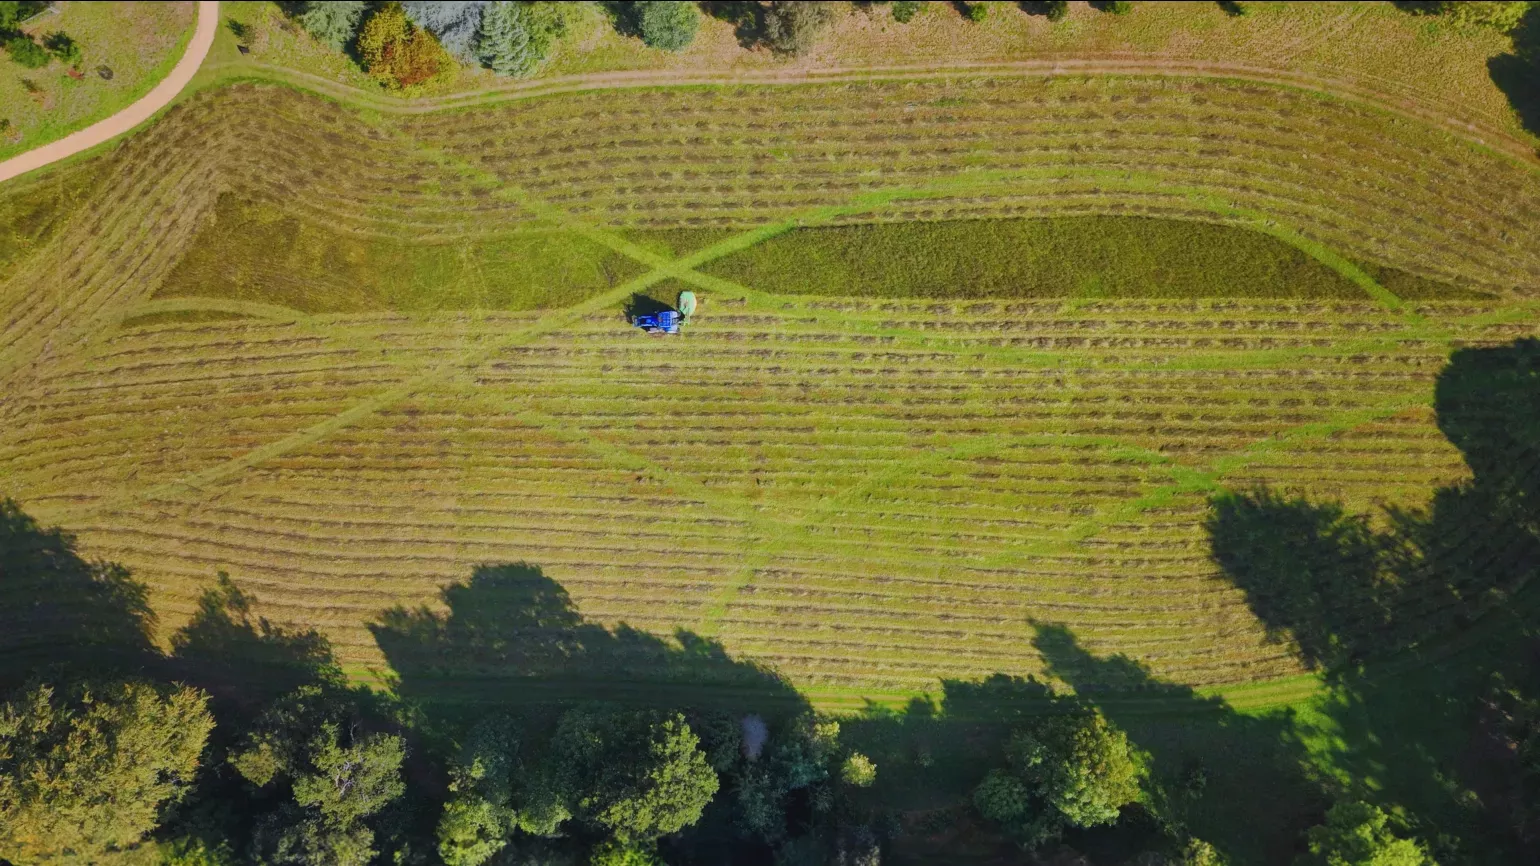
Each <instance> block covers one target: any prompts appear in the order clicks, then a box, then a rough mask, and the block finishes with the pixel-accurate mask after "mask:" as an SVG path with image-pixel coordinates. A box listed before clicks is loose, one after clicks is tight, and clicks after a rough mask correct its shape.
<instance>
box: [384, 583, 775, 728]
mask: <svg viewBox="0 0 1540 866" xmlns="http://www.w3.org/2000/svg"><path fill="white" fill-rule="evenodd" d="M439 598H440V601H441V602H442V605H443V608H444V610H434V609H431V608H429V607H427V606H421V607H418V608H415V609H407V608H405V607H396V608H393V609H391V610H388V611H386V612H385V613H384V614H382V615H381V616H380V618H379V620H378V621H377V622H375V623H374V624H372V625H371V626H370V629H371V631H373V632H374V636H375V640H376V641H377V642H378V643H379V646H380V649H381V650H382V651H383V652H384V654H385V657H386V659H387V660H388V661H389V663H390V667H391V669H392V670H393V671H394V677H395V683H394V685H395V690H396V693H397V695H398V696H399V697H400V698H402V699H403V700H406V701H408V702H410V703H413V704H415V705H418V706H421V707H423V708H424V709H425V710H427V711H428V713H429V715H433V716H439V717H446V718H452V717H460V718H462V719H469V718H475V717H477V716H479V715H484V714H486V713H488V712H491V711H494V710H498V709H507V708H518V707H525V706H540V705H546V706H553V705H564V704H571V703H580V702H587V701H605V702H614V703H620V704H627V705H633V706H639V707H653V708H659V709H682V708H697V709H723V710H730V711H733V712H737V713H760V714H762V715H766V716H775V717H779V716H782V715H785V714H788V713H792V712H796V711H798V710H801V709H803V708H804V707H805V702H804V701H803V699H802V697H801V696H800V695H798V694H797V692H796V690H795V689H793V688H792V687H791V686H790V685H789V684H788V683H787V682H786V681H785V680H783V679H782V678H781V677H780V676H779V675H777V674H775V673H774V672H772V671H771V670H769V669H767V668H764V667H762V666H760V665H757V664H754V663H751V662H746V661H741V660H735V659H733V658H731V657H729V656H728V654H727V652H726V650H725V649H723V647H722V645H721V644H719V643H717V642H716V641H713V640H711V639H709V638H705V637H701V636H700V635H696V634H693V633H691V632H689V631H686V630H684V629H680V630H678V631H676V632H675V633H674V635H673V638H674V639H673V641H669V640H665V639H663V638H660V637H658V636H656V635H653V634H650V633H647V632H643V631H639V630H637V629H633V628H631V627H629V626H627V625H625V624H620V625H618V626H615V627H613V628H608V627H605V626H603V625H599V624H596V623H592V622H589V621H587V620H586V619H585V618H584V617H583V615H582V614H581V613H579V612H578V610H577V608H576V606H575V605H574V604H573V602H572V599H571V597H570V596H569V595H568V594H567V591H566V590H565V589H563V588H562V586H561V585H560V584H559V583H557V582H556V581H554V580H552V579H551V578H549V577H547V576H546V575H545V574H544V573H543V572H542V571H541V569H540V568H539V567H538V566H535V565H530V564H528V563H513V564H503V565H481V566H477V567H476V568H475V570H474V571H473V573H472V575H471V579H470V581H469V582H467V583H462V584H454V585H451V586H446V587H444V588H443V590H442V591H441V592H440V595H439Z"/></svg>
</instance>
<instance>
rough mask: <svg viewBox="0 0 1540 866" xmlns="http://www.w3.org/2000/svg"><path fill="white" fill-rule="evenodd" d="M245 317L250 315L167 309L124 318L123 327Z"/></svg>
mask: <svg viewBox="0 0 1540 866" xmlns="http://www.w3.org/2000/svg"><path fill="white" fill-rule="evenodd" d="M245 318H248V317H247V316H243V315H241V314H240V313H228V312H224V311H221V310H167V311H166V312H162V313H145V314H144V315H141V316H130V317H128V318H126V319H124V320H123V327H125V328H139V327H148V326H150V325H167V324H173V323H183V322H185V323H193V322H220V321H225V320H228V319H245Z"/></svg>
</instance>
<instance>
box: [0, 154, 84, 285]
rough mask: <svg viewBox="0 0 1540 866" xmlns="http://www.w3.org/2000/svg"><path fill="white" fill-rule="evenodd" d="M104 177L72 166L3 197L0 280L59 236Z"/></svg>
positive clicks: (11, 189)
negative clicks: (59, 232) (50, 240)
mask: <svg viewBox="0 0 1540 866" xmlns="http://www.w3.org/2000/svg"><path fill="white" fill-rule="evenodd" d="M103 174H104V173H102V172H92V171H88V170H85V169H83V168H81V167H79V166H72V167H69V168H65V169H61V170H59V171H55V172H51V173H49V174H48V175H46V176H44V177H43V178H41V179H37V180H33V181H30V182H24V183H23V184H22V185H19V186H15V185H8V186H7V187H6V189H5V190H4V191H3V193H0V279H3V278H5V277H8V276H10V274H11V271H12V270H13V269H14V268H15V266H16V265H17V264H18V263H20V262H21V260H22V259H24V258H26V257H27V256H28V255H30V254H31V253H32V252H34V251H36V250H37V249H38V248H39V247H41V246H42V245H43V244H45V243H47V242H48V240H49V239H50V238H52V237H53V236H54V235H55V234H57V233H58V231H59V229H60V228H61V227H63V225H64V223H65V221H66V220H68V219H69V218H70V216H71V215H73V214H74V213H75V212H76V211H78V210H79V209H80V207H81V206H82V205H83V204H84V203H85V202H86V200H87V199H88V198H90V196H91V193H92V192H94V191H95V188H96V187H97V185H98V184H99V183H100V181H101V178H102V176H103Z"/></svg>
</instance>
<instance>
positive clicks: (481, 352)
mask: <svg viewBox="0 0 1540 866" xmlns="http://www.w3.org/2000/svg"><path fill="white" fill-rule="evenodd" d="M987 174H988V173H980V174H974V175H970V176H966V177H963V178H959V179H958V182H956V183H944V184H938V185H936V186H935V187H932V188H928V189H922V190H915V189H912V188H894V189H888V190H879V191H874V192H870V193H866V194H863V195H860V196H857V197H856V198H855V199H853V200H852V201H851V202H849V203H846V204H841V205H826V206H822V207H819V208H816V209H813V210H811V211H809V212H807V213H805V214H801V215H797V216H794V217H791V218H788V219H785V220H782V221H779V222H776V223H770V224H767V225H764V226H761V227H759V228H756V229H753V230H751V231H748V232H744V233H741V234H739V235H735V236H733V237H732V238H729V239H726V240H724V241H721V242H719V243H717V244H713V245H710V246H708V247H706V248H703V249H701V250H698V251H696V252H694V253H692V254H690V255H688V256H684V257H682V258H679V259H674V260H668V259H665V258H663V257H661V256H658V255H656V254H654V253H651V252H649V251H647V250H644V249H642V248H640V247H638V246H637V245H635V244H632V243H630V242H629V241H627V240H625V239H624V238H623V237H622V236H620V235H618V234H617V233H615V232H611V231H609V230H606V229H603V228H599V227H594V226H591V225H588V224H586V223H582V222H580V221H578V220H575V219H573V218H571V217H570V216H569V215H567V214H566V213H565V212H564V211H562V210H560V209H559V208H555V207H553V206H550V205H546V204H544V203H541V202H537V201H535V200H534V199H532V198H531V197H529V196H527V195H525V194H523V192H522V191H521V190H517V189H515V188H509V187H502V188H501V189H502V190H503V191H504V193H505V194H512V195H514V196H515V197H517V198H518V199H520V203H521V204H525V205H526V206H532V209H533V210H535V212H536V213H538V214H540V215H542V216H546V217H548V218H554V219H556V220H557V221H558V222H559V223H560V224H561V225H563V226H564V227H566V228H569V229H571V230H574V231H575V232H577V233H578V234H580V235H582V236H584V237H586V238H588V239H590V240H594V241H596V242H599V243H601V244H602V245H604V246H606V247H608V248H610V249H613V250H616V251H617V252H621V253H622V254H624V255H627V256H629V257H631V258H634V259H636V260H638V261H641V262H642V263H644V264H646V265H648V266H649V267H651V268H652V270H651V271H649V272H648V273H647V274H644V275H642V276H640V277H638V278H636V279H633V280H631V281H629V282H628V283H626V284H625V285H623V286H620V287H617V288H616V289H614V290H612V291H611V292H608V293H606V294H604V295H601V296H599V297H596V298H593V299H590V300H589V301H588V302H585V303H583V304H580V305H578V306H576V307H573V308H568V309H565V310H560V311H555V312H553V313H551V314H549V315H547V316H544V317H542V318H541V319H539V320H537V321H536V322H535V323H532V324H530V325H528V326H526V327H524V328H522V329H519V330H517V331H515V332H513V333H512V334H510V335H508V336H506V337H504V338H503V339H500V340H494V341H491V343H490V344H489V345H487V346H485V347H478V348H477V349H475V350H473V351H472V352H470V353H467V354H465V355H462V356H461V357H460V358H458V359H456V360H453V361H449V362H444V363H441V364H438V365H437V366H434V367H432V368H429V369H427V370H425V371H422V372H420V373H419V374H417V375H416V376H414V377H413V378H411V379H409V380H408V381H406V382H404V383H401V384H400V385H397V386H395V387H392V388H387V389H386V390H384V391H382V392H379V393H378V394H376V395H374V396H372V397H370V398H368V399H366V400H364V401H361V402H359V403H357V404H355V405H354V406H353V407H351V408H349V409H348V410H346V411H344V412H342V413H339V414H338V415H336V416H333V417H332V418H329V419H327V420H326V421H323V422H320V423H318V424H315V425H313V426H311V427H309V428H307V429H306V430H304V431H300V432H298V433H296V434H294V435H291V436H289V437H286V438H285V439H283V440H280V441H279V442H276V443H273V444H271V445H269V446H264V447H263V448H259V449H255V450H253V451H251V452H249V453H248V454H246V455H243V456H242V457H241V458H237V459H236V460H232V461H229V462H227V463H225V464H222V465H221V466H218V467H214V468H212V469H210V470H206V471H204V472H201V473H196V474H194V475H192V476H189V477H188V478H186V479H183V480H182V481H179V482H172V483H170V484H166V485H160V486H158V487H156V488H152V489H151V490H149V491H146V492H143V493H140V494H137V495H134V496H132V497H130V498H131V499H137V498H141V497H145V498H151V499H156V498H161V497H166V498H172V499H175V498H182V499H184V500H185V499H187V498H189V497H191V498H193V499H194V500H196V499H198V498H201V497H202V496H204V495H206V494H207V492H208V491H209V488H211V487H213V486H215V485H218V484H221V483H223V482H225V481H228V480H230V479H232V478H234V477H236V476H237V475H239V474H240V473H241V472H243V471H244V470H245V469H247V468H250V467H251V466H254V465H256V464H258V463H261V462H263V461H265V460H268V459H271V458H273V457H276V456H279V455H281V454H285V453H289V452H291V451H293V450H295V449H297V448H301V447H305V446H308V445H311V444H314V443H315V442H318V441H320V440H322V439H324V438H325V437H327V436H328V435H331V434H332V433H334V432H336V431H337V430H340V429H343V428H345V427H347V426H350V425H352V424H354V423H357V422H358V421H360V420H362V419H363V418H366V417H369V416H371V415H373V414H374V413H376V412H378V411H381V410H382V409H384V408H386V407H388V406H391V405H394V404H395V403H397V402H399V401H401V400H404V399H406V398H407V397H408V396H410V395H412V394H414V393H417V392H419V391H421V390H423V389H425V388H426V387H427V386H430V385H432V384H435V383H437V382H440V381H444V380H447V379H449V378H451V377H454V376H457V375H461V374H462V373H463V372H464V371H465V370H466V369H467V368H473V367H475V366H478V365H479V364H481V363H484V362H485V361H487V360H489V359H491V358H493V357H495V356H496V355H497V354H498V353H500V352H501V351H503V350H505V349H507V348H511V347H514V346H518V345H523V344H526V343H528V342H531V341H533V340H535V339H538V338H539V337H541V336H544V335H546V334H548V333H550V332H551V331H554V330H557V329H560V328H563V327H567V326H570V325H571V324H574V323H576V322H578V321H581V320H582V319H583V318H584V317H586V316H588V315H590V314H592V313H595V312H598V311H599V310H602V309H604V308H605V307H608V306H610V305H611V304H618V303H619V302H621V301H623V300H625V299H626V298H627V297H628V296H629V295H630V294H631V293H633V292H635V291H639V290H641V289H644V288H646V287H648V286H651V285H654V284H656V283H658V282H661V281H662V280H665V279H669V278H679V279H682V280H684V281H686V282H692V283H695V284H697V285H700V284H701V282H702V281H708V282H709V283H710V285H711V286H712V287H713V288H721V287H722V286H721V284H720V283H718V282H716V281H715V280H714V279H712V278H708V277H706V276H705V275H702V274H699V273H698V272H696V270H695V268H697V267H699V266H700V265H702V264H704V263H706V262H709V261H711V260H713V259H715V258H719V257H721V256H725V255H728V254H731V253H732V252H736V251H738V250H741V249H746V248H748V247H749V246H752V245H753V244H755V243H758V242H760V241H762V240H765V239H767V238H770V237H774V236H776V235H778V234H781V233H783V232H786V231H789V230H791V229H793V228H796V227H799V226H804V225H816V224H819V223H822V222H827V221H830V220H833V219H836V218H838V217H839V216H842V215H846V214H850V213H857V212H862V211H866V210H870V209H872V208H873V207H878V206H882V205H885V204H887V203H891V202H894V201H898V200H901V199H903V198H904V197H906V196H908V197H914V196H916V195H922V196H923V195H926V194H939V193H940V192H941V191H945V190H948V189H956V188H967V187H969V186H973V185H978V184H982V183H987V182H990V181H991V180H992V178H990V177H988V176H987ZM1060 174H1062V172H1060ZM931 190H936V192H934V193H932V192H931ZM1290 237H1292V238H1294V239H1295V240H1299V238H1298V236H1297V235H1291V236H1290ZM1284 239H1285V240H1288V239H1289V238H1288V237H1286V238H1284ZM1296 246H1298V244H1297V243H1296ZM1305 251H1306V252H1307V253H1310V252H1311V251H1310V250H1308V249H1307V250H1305ZM1321 252H1325V253H1327V254H1328V255H1331V254H1330V251H1329V250H1326V249H1325V248H1324V247H1318V250H1317V252H1316V253H1312V255H1314V256H1315V257H1316V258H1318V259H1320V260H1322V261H1323V262H1324V263H1326V264H1328V265H1329V266H1333V267H1334V269H1337V270H1338V271H1339V272H1344V275H1345V276H1348V277H1349V278H1350V279H1353V274H1352V273H1349V272H1345V271H1344V267H1343V266H1346V268H1349V269H1351V270H1352V271H1357V269H1356V267H1354V266H1352V265H1351V264H1350V263H1347V262H1346V260H1344V259H1341V258H1340V257H1337V258H1336V263H1335V264H1333V262H1332V261H1330V260H1329V259H1328V258H1324V257H1323V256H1322V255H1321V254H1320V253H1321ZM1357 273H1358V276H1360V277H1362V279H1361V280H1360V279H1354V281H1355V282H1358V283H1359V284H1360V285H1364V281H1367V282H1368V283H1369V284H1371V285H1377V284H1374V282H1373V280H1372V279H1371V278H1369V277H1368V276H1367V275H1365V274H1363V273H1362V272H1361V271H1358V272H1357ZM739 288H740V289H743V291H742V292H741V294H743V295H745V296H749V295H751V294H759V295H760V297H761V298H767V297H769V296H765V295H763V294H762V293H753V292H752V291H751V290H747V289H744V288H743V287H739ZM1365 288H1366V291H1368V292H1369V294H1370V295H1371V297H1374V298H1375V299H1376V300H1378V301H1380V302H1381V303H1382V304H1383V305H1385V306H1386V307H1387V308H1388V309H1390V310H1391V311H1393V312H1399V311H1400V309H1401V308H1402V303H1401V301H1400V299H1399V298H1395V296H1394V295H1393V294H1390V293H1389V292H1384V294H1383V295H1377V294H1375V293H1374V292H1373V291H1372V290H1370V287H1369V286H1365ZM833 318H834V319H835V320H844V321H845V324H847V325H849V324H852V323H851V322H849V321H848V319H846V318H845V317H838V316H836V317H833ZM909 333H910V334H912V335H913V336H915V337H917V338H918V339H920V340H923V341H927V342H930V341H934V340H935V339H936V338H935V337H934V336H933V335H928V334H923V333H920V332H909ZM1038 357H1039V358H1040V359H1041V360H1042V361H1044V362H1048V363H1055V362H1060V361H1062V360H1063V359H1064V358H1066V357H1068V356H1066V355H1063V354H1057V353H1038ZM1216 360H1217V361H1218V362H1219V363H1223V359H1216ZM1274 360H1276V359H1274ZM1412 402H1413V403H1417V402H1425V401H1412ZM1398 410H1399V405H1398V407H1397V408H1396V409H1395V410H1393V411H1398ZM1362 414H1363V413H1362V412H1360V413H1358V415H1355V416H1354V417H1355V418H1356V417H1359V416H1360V415H1362ZM527 417H528V418H529V419H530V420H536V421H543V422H544V423H541V424H540V426H541V427H542V428H543V429H547V430H553V429H559V428H564V427H566V425H564V424H562V423H560V422H559V421H556V419H551V418H550V417H549V416H545V417H544V418H541V417H539V416H538V415H536V414H530V415H529V416H527ZM552 422H555V423H554V424H553V423H552ZM1355 423H1362V421H1354V420H1353V419H1351V418H1350V419H1348V420H1347V421H1344V422H1341V424H1343V425H1346V426H1353V424H1355ZM1300 429H1301V431H1302V432H1301V434H1300V435H1302V436H1319V435H1328V434H1329V433H1330V432H1333V431H1334V429H1336V428H1335V427H1334V426H1333V425H1331V424H1330V423H1326V424H1322V423H1317V424H1314V425H1306V427H1304V428H1300ZM564 434H565V435H567V436H577V437H582V436H584V435H587V434H585V433H583V432H582V431H575V430H570V429H566V430H564ZM1274 438H1275V439H1277V440H1279V441H1293V440H1294V439H1295V438H1298V437H1292V436H1289V435H1288V434H1285V435H1284V436H1282V437H1274ZM1272 441H1274V440H1264V442H1263V443H1258V444H1259V445H1265V444H1266V443H1268V442H1272ZM998 447H1000V446H999V442H998V441H997V437H994V436H981V437H974V438H972V439H968V440H964V441H963V442H960V443H957V444H956V445H954V446H953V447H952V448H951V449H949V450H948V451H946V452H943V453H940V454H929V455H925V456H923V457H922V458H920V459H917V460H915V461H901V462H898V463H895V464H893V465H891V466H890V467H889V468H887V469H886V470H885V471H884V472H882V473H880V474H878V475H876V476H871V477H868V478H867V479H865V480H863V481H861V482H859V483H857V484H855V485H852V486H851V487H849V488H847V489H846V490H844V491H842V492H840V493H838V494H835V495H833V496H829V497H825V498H824V499H822V500H819V501H818V502H817V503H815V505H814V507H813V508H812V509H811V510H809V511H808V512H807V513H805V514H804V515H803V516H802V517H801V518H800V519H798V520H796V521H795V522H793V523H792V524H790V525H786V524H780V525H779V530H778V532H776V534H775V535H773V536H771V537H769V538H768V539H767V540H766V541H765V542H764V543H762V544H761V545H760V547H759V549H758V550H757V551H751V552H749V553H748V554H746V559H747V561H746V562H745V563H744V565H743V567H742V568H740V570H739V571H738V572H736V573H735V575H734V580H733V581H732V582H730V583H729V585H728V586H727V587H725V588H724V590H723V593H722V595H721V596H719V598H718V599H717V600H716V602H715V603H714V604H713V607H712V608H711V609H710V610H708V612H707V615H706V618H705V619H704V621H703V627H702V630H703V633H707V634H709V633H711V631H712V630H713V629H714V628H715V623H716V621H717V620H718V619H719V618H720V617H721V615H722V613H724V612H725V611H726V610H727V608H728V607H729V606H730V604H731V603H732V600H733V599H734V598H735V597H736V595H737V594H738V593H739V592H741V590H742V588H743V587H745V586H747V585H748V584H749V582H751V581H752V579H753V576H754V574H755V573H757V571H758V570H759V569H760V568H763V566H764V564H768V562H769V561H770V559H772V558H773V557H774V556H775V555H776V554H777V553H778V552H779V551H780V550H782V549H784V547H785V546H786V544H788V543H790V542H791V541H793V540H794V539H795V538H797V537H798V536H799V535H800V534H802V533H803V532H804V531H805V529H806V528H807V527H808V526H809V525H810V524H811V522H812V521H813V520H814V519H815V518H817V517H819V516H822V515H826V514H829V513H832V512H834V511H837V510H838V509H839V508H841V507H843V506H845V505H846V504H848V503H850V502H853V501H855V500H858V499H859V498H860V497H862V496H864V495H869V494H870V493H871V492H873V491H875V490H876V489H879V488H880V487H881V486H885V485H888V484H891V483H892V482H893V481H895V480H897V479H899V478H901V477H902V476H903V475H904V474H906V473H911V472H914V471H916V470H917V469H919V468H923V467H924V466H927V465H944V464H945V463H947V462H950V461H952V460H957V459H967V458H969V457H970V456H973V455H974V454H980V453H988V452H989V451H991V450H994V449H996V448H998ZM1257 447H1258V445H1253V446H1251V448H1257ZM599 448H600V449H601V450H604V451H608V453H607V455H606V459H608V460H611V461H620V462H622V463H626V462H632V461H634V460H637V459H640V458H637V457H636V455H634V454H631V453H630V452H627V451H625V450H624V449H618V446H615V449H617V450H611V449H610V448H609V447H607V446H604V445H600V446H599ZM1248 450H1250V449H1248ZM1261 450H1265V448H1264V449H1261ZM1236 461H1239V462H1236ZM1244 462H1245V460H1244V459H1243V455H1230V462H1229V463H1224V458H1221V461H1216V464H1215V465H1213V466H1211V467H1210V471H1209V474H1207V475H1205V474H1204V473H1201V472H1194V473H1192V474H1190V475H1188V476H1186V477H1184V478H1181V479H1180V480H1178V481H1177V482H1176V483H1175V484H1172V485H1166V486H1165V487H1162V488H1158V489H1157V490H1156V491H1154V492H1152V493H1149V494H1145V496H1143V497H1141V498H1139V499H1136V500H1133V501H1132V502H1130V503H1126V504H1125V505H1124V506H1122V507H1120V508H1119V509H1114V510H1113V511H1112V512H1109V514H1108V516H1106V517H1104V518H1102V519H1101V520H1100V521H1098V523H1105V522H1107V521H1109V520H1111V519H1113V518H1115V517H1117V516H1121V515H1122V514H1124V513H1138V512H1139V511H1142V510H1145V509H1146V508H1149V507H1155V505H1157V504H1159V503H1160V502H1163V501H1168V500H1169V498H1171V497H1173V496H1175V495H1178V494H1179V493H1180V492H1182V491H1183V490H1185V489H1194V490H1199V489H1212V488H1213V487H1216V486H1217V484H1218V477H1219V475H1220V474H1222V471H1219V470H1221V469H1223V468H1234V467H1236V466H1239V465H1244ZM740 507H742V506H740ZM98 508H100V506H98ZM1094 529H1095V527H1093V526H1091V525H1089V524H1082V525H1080V526H1079V527H1077V529H1076V530H1074V531H1073V532H1072V533H1071V535H1072V536H1073V538H1072V540H1080V539H1083V538H1085V537H1089V536H1088V532H1089V533H1090V534H1094V531H1092V530H1094Z"/></svg>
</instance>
